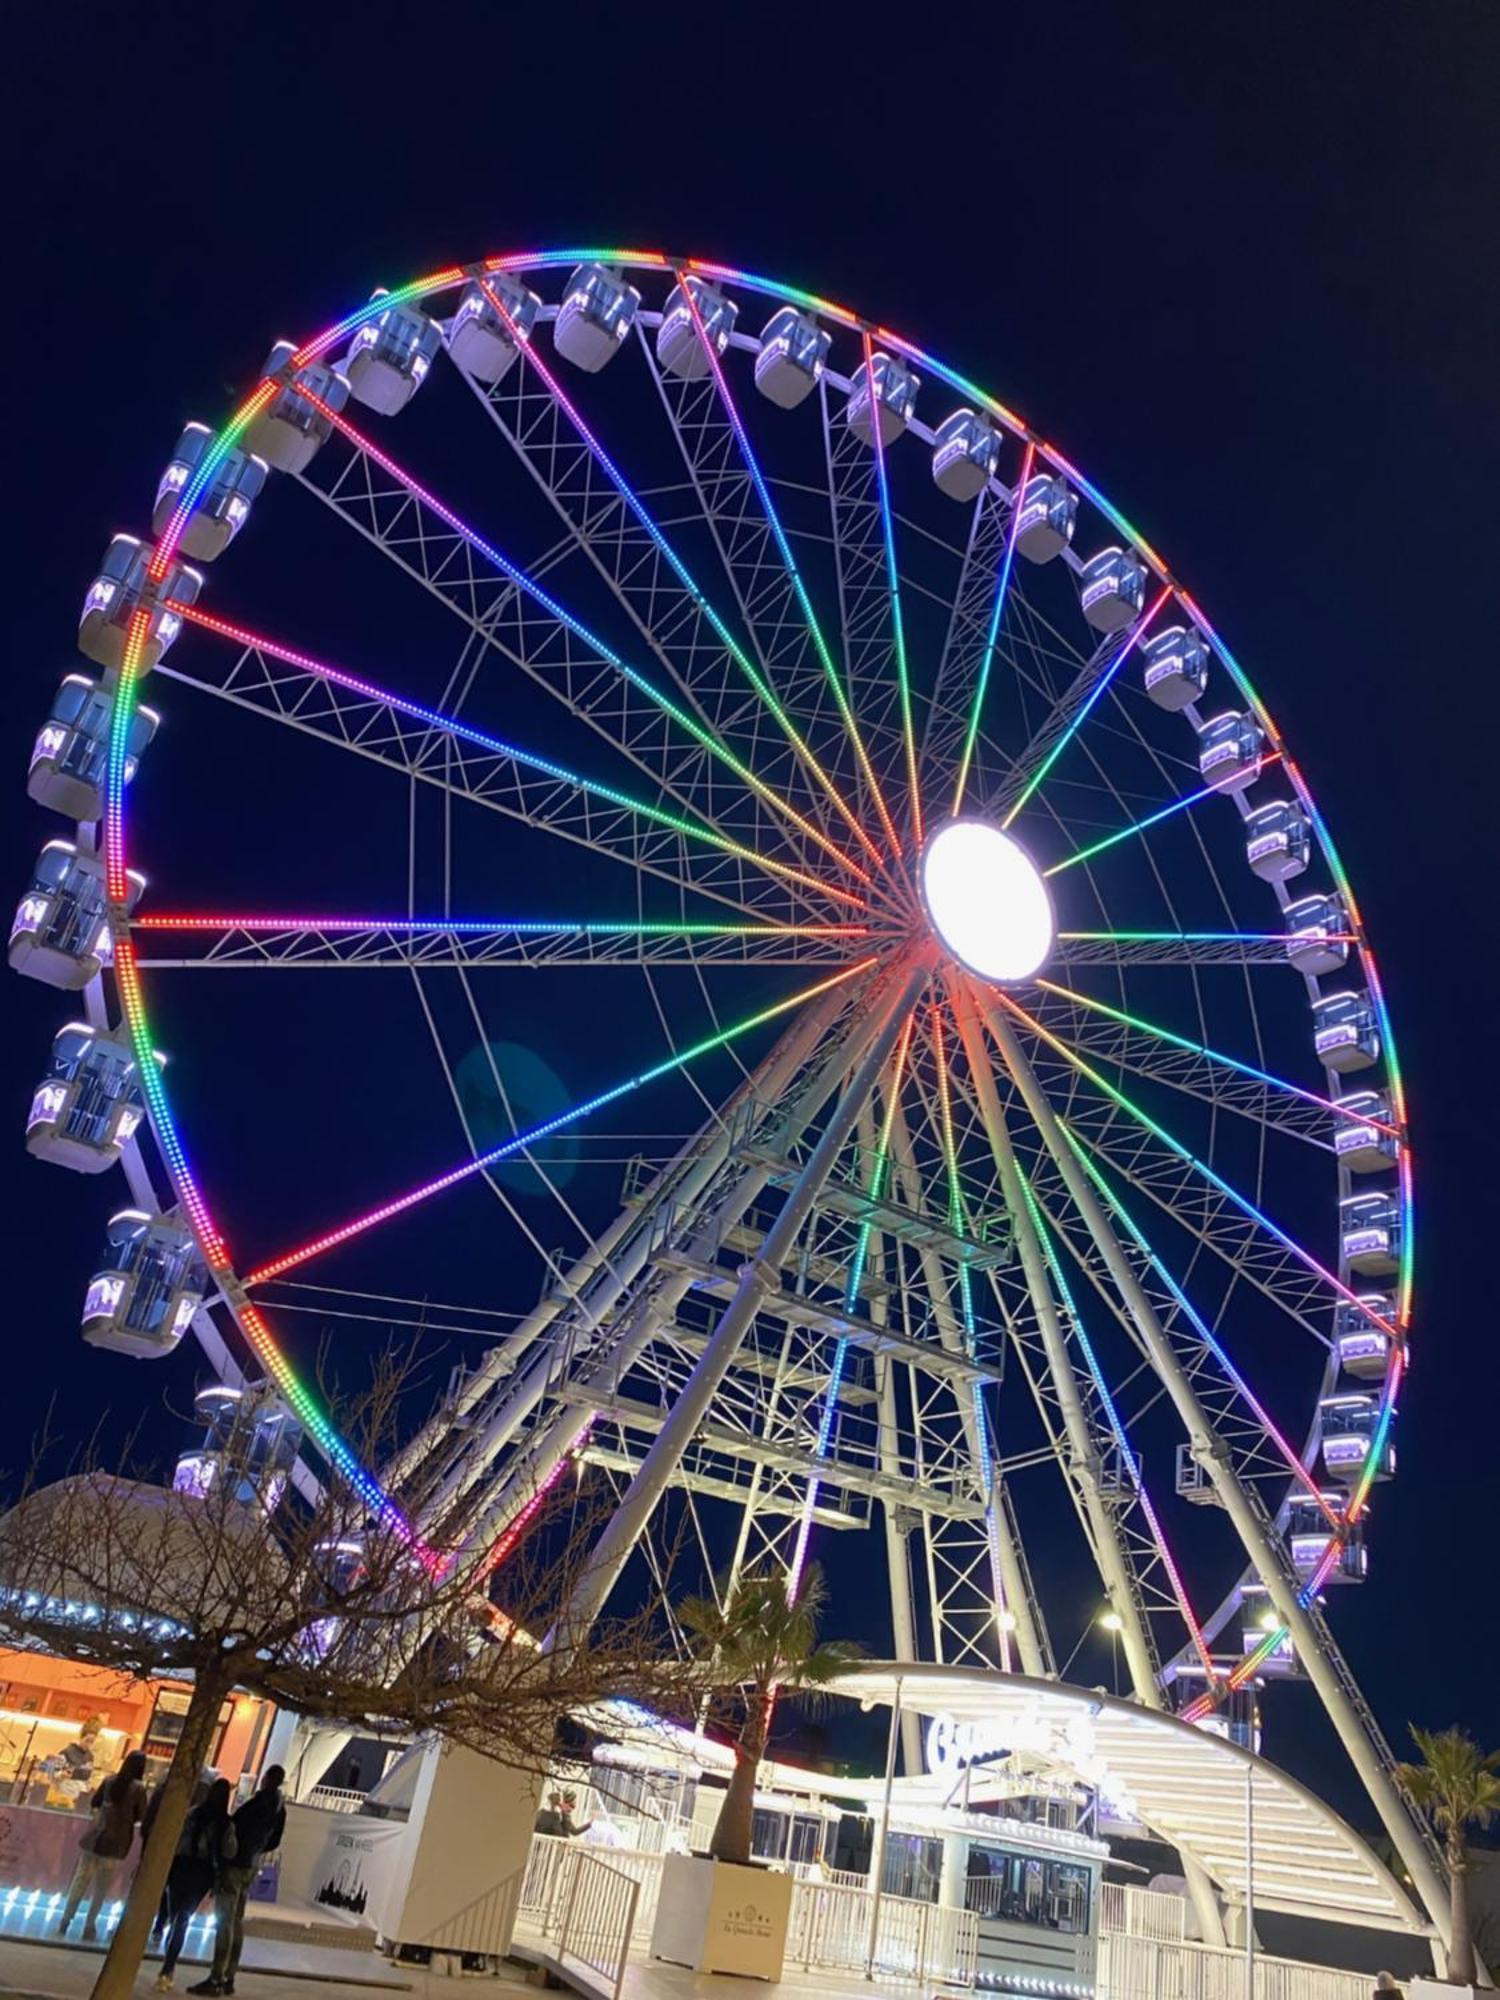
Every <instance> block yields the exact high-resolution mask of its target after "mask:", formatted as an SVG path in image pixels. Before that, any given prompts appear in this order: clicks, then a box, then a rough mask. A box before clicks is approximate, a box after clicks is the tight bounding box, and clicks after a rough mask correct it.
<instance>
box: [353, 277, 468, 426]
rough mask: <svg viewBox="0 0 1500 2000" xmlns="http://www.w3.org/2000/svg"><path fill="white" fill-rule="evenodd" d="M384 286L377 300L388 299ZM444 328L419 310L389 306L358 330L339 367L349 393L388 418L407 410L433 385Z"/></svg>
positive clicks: (376, 294) (412, 307) (409, 307)
mask: <svg viewBox="0 0 1500 2000" xmlns="http://www.w3.org/2000/svg"><path fill="white" fill-rule="evenodd" d="M388 296H389V294H388V293H387V291H386V288H385V286H384V285H382V286H381V287H380V288H379V289H378V290H377V291H375V292H373V293H372V294H371V297H372V298H376V299H383V298H386V297H388ZM442 345H443V329H442V328H441V327H440V326H439V325H438V324H437V322H436V321H435V320H430V319H429V318H428V317H427V315H426V313H424V312H419V311H418V310H417V308H416V307H415V306H387V307H386V309H385V311H384V312H381V313H377V314H375V316H374V317H373V318H372V319H367V320H366V321H365V323H364V325H363V326H361V327H358V328H356V330H355V334H354V338H353V339H352V340H351V341H350V343H349V346H348V349H347V351H346V353H345V355H344V358H343V360H342V361H341V362H340V364H339V367H340V370H341V372H342V374H343V375H344V377H345V379H346V381H347V382H348V384H349V394H350V395H351V396H353V397H355V398H356V400H357V401H359V402H361V403H363V404H364V405H365V407H366V408H367V409H371V410H374V411H376V412H377V413H378V414H379V415H380V416H382V417H395V416H399V415H400V413H401V412H402V411H403V410H404V409H405V408H406V406H407V404H408V403H409V402H410V401H411V399H412V397H413V396H415V395H416V393H417V391H418V389H420V388H421V386H422V384H423V383H424V382H425V381H426V380H427V375H428V371H429V370H430V369H431V367H432V364H433V362H434V360H435V359H436V358H437V355H438V352H439V350H440V349H441V347H442Z"/></svg>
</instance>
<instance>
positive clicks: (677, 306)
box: [656, 273, 740, 382]
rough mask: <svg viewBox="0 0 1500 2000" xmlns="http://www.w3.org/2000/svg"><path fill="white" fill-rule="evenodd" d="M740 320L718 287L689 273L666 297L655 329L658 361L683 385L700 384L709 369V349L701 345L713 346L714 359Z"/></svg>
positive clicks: (721, 350) (738, 314) (736, 311)
mask: <svg viewBox="0 0 1500 2000" xmlns="http://www.w3.org/2000/svg"><path fill="white" fill-rule="evenodd" d="M689 297H691V299H692V304H691V305H689V303H688V300H689ZM694 306H696V307H697V318H696V319H694V317H693V307H694ZM739 316H740V309H739V307H738V306H737V305H735V304H734V303H733V301H732V300H730V299H726V298H725V296H724V294H723V293H722V292H721V291H720V290H719V288H718V286H717V285H711V284H709V283H708V281H707V280H706V279H704V278H695V277H694V276H692V274H691V273H689V274H688V276H686V277H684V278H682V279H680V280H679V282H678V283H677V284H675V285H674V286H673V287H672V289H671V291H670V292H669V293H668V294H667V303H666V305H665V307H664V308H663V310H662V316H661V325H660V326H659V327H658V328H657V329H656V358H657V360H658V361H659V362H660V363H661V365H662V367H663V368H665V369H666V371H667V373H668V374H669V375H680V376H681V377H682V379H683V381H684V382H698V381H701V380H702V378H703V377H704V376H705V375H706V374H707V373H708V369H709V360H708V349H707V348H706V347H705V346H704V341H705V340H708V341H711V342H712V343H713V351H714V353H715V354H716V355H719V354H722V353H723V352H724V349H725V348H726V347H727V346H728V345H729V336H730V334H732V333H733V332H734V323H735V321H736V320H737V319H738V318H739ZM700 326H701V327H702V329H703V332H702V333H701V334H700V333H699V331H698V328H699V327H700Z"/></svg>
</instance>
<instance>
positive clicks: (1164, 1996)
mask: <svg viewBox="0 0 1500 2000" xmlns="http://www.w3.org/2000/svg"><path fill="white" fill-rule="evenodd" d="M1098 1967H1099V1969H1098V1992H1099V1996H1100V2000H1245V1989H1246V1979H1245V1970H1246V1959H1245V1954H1244V1952H1242V1951H1224V1950H1221V1949H1219V1948H1217V1947H1216V1946H1213V1945H1205V1944H1186V1943H1178V1944H1173V1943H1168V1942H1164V1941H1162V1940H1159V1939H1155V1938H1141V1937H1122V1936H1120V1935H1118V1934H1114V1935H1111V1934H1110V1933H1108V1932H1106V1933H1104V1934H1103V1935H1102V1936H1101V1937H1100V1939H1099V1961H1098ZM1369 1994H1370V1975H1369V1974H1368V1973H1365V1972H1338V1971H1335V1970H1334V1969H1333V1968H1332V1967H1330V1966H1323V1965H1303V1964H1301V1963H1299V1962H1298V1961H1297V1960H1296V1959H1290V1958H1267V1957H1266V1956H1264V1955H1263V1954H1262V1953H1259V1952H1258V1953H1257V1954H1256V1955H1255V1959H1254V2000H1369Z"/></svg>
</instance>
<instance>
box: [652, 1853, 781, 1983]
mask: <svg viewBox="0 0 1500 2000" xmlns="http://www.w3.org/2000/svg"><path fill="white" fill-rule="evenodd" d="M791 1912H792V1878H791V1876H790V1875H781V1874H773V1873H772V1872H771V1870H770V1869H769V1868H741V1867H740V1866H739V1865H738V1864H737V1863H735V1862H733V1861H710V1860H708V1859H706V1858H705V1859H701V1860H700V1859H699V1857H698V1856H697V1855H692V1854H669V1855H667V1856H666V1858H665V1859H664V1860H663V1862H662V1874H661V1894H660V1896H659V1898H658V1900H657V1905H656V1923H655V1925H654V1926H653V1928H652V1931H651V1956H652V1957H653V1958H665V1959H669V1960H670V1961H671V1962H672V1964H674V1965H687V1966H691V1968H692V1969H693V1971H694V1972H733V1973H737V1974H739V1976H740V1977H741V1978H748V1979H769V1980H772V1981H775V1980H778V1979H780V1977H781V1965H782V1960H783V1959H784V1958H785V1956H786V1932H787V1920H788V1919H789V1917H790V1916H791Z"/></svg>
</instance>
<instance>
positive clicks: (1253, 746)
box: [1198, 713, 1266, 792]
mask: <svg viewBox="0 0 1500 2000" xmlns="http://www.w3.org/2000/svg"><path fill="white" fill-rule="evenodd" d="M1265 747H1266V735H1265V731H1264V730H1263V729H1262V728H1261V726H1260V724H1259V723H1258V722H1257V721H1256V719H1255V717H1254V716H1253V715H1240V714H1237V713H1230V714H1228V715H1216V716H1215V717H1214V719H1213V721H1212V722H1205V723H1204V725H1203V727H1202V728H1201V729H1200V730H1199V731H1198V769H1199V771H1200V772H1201V774H1202V777H1203V782H1204V784H1205V785H1212V786H1213V788H1214V790H1215V791H1217V792H1242V791H1243V790H1244V789H1245V787H1246V786H1247V785H1253V784H1254V783H1255V780H1256V779H1257V778H1258V777H1259V776H1260V767H1261V763H1262V761H1263V756H1264V751H1265Z"/></svg>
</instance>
